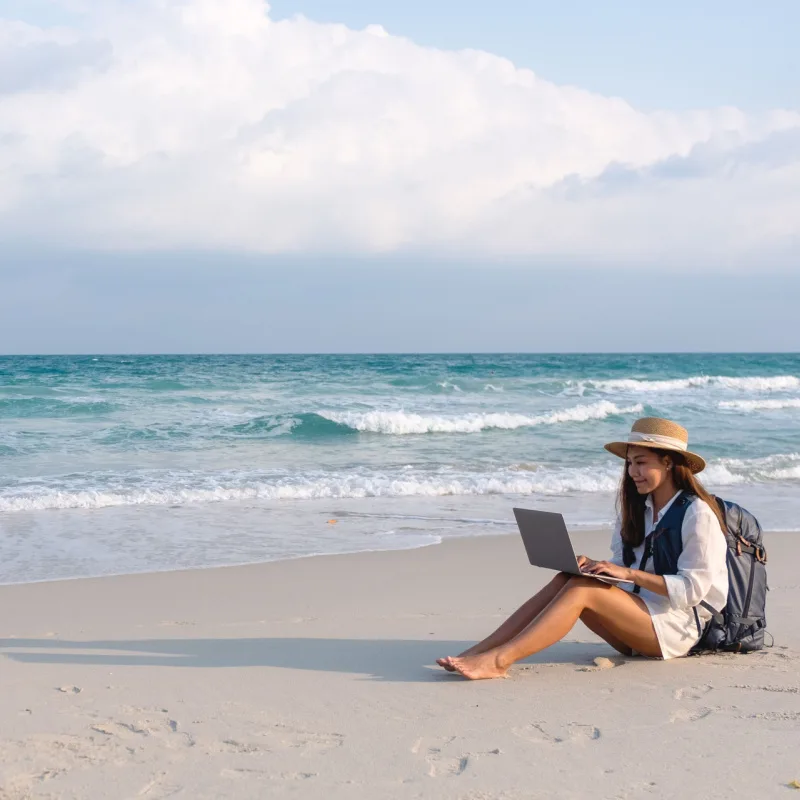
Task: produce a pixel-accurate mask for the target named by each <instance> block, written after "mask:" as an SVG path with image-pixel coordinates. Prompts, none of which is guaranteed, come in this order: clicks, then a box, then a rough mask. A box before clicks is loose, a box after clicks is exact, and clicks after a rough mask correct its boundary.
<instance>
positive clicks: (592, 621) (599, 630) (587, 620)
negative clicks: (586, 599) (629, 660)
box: [581, 608, 633, 656]
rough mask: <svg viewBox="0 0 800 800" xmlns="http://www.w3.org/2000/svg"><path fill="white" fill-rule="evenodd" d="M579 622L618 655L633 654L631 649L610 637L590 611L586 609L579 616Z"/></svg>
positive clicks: (595, 615)
mask: <svg viewBox="0 0 800 800" xmlns="http://www.w3.org/2000/svg"><path fill="white" fill-rule="evenodd" d="M581 622H582V623H583V624H584V625H585V626H586V627H587V628H588V629H589V630H590V631H591V632H592V633H596V634H597V635H598V636H599V637H600V638H601V639H603V640H604V641H606V642H608V644H610V645H611V646H612V647H613V648H614V649H615V650H616V651H617V652H618V653H622V655H624V656H629V655H632V654H633V649H632V648H630V647H628V645H626V644H625V643H623V642H621V641H620V640H619V639H617V637H616V636H612V635H611V633H609V631H607V630H606V629H605V628H604V627H603V625H602V623H601V622H600V618H599V617H598V616H597V614H595V613H594V611H592V610H591V609H588V608H587V609H586V610H585V611H584V612H583V614H581Z"/></svg>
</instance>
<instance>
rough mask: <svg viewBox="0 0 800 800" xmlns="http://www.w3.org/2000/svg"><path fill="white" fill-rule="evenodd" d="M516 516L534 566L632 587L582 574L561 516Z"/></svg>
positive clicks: (523, 512) (523, 511)
mask: <svg viewBox="0 0 800 800" xmlns="http://www.w3.org/2000/svg"><path fill="white" fill-rule="evenodd" d="M514 516H515V517H516V518H517V526H518V527H519V532H520V534H521V535H522V541H523V543H524V545H525V551H526V552H527V554H528V561H530V562H531V564H533V566H535V567H545V568H546V569H555V570H558V571H559V572H566V573H568V574H569V575H584V576H585V577H587V578H596V579H597V580H598V581H602V582H603V583H611V584H614V585H617V584H626V583H629V584H631V585H632V584H633V581H628V580H623V579H621V578H612V577H611V576H610V575H591V574H590V573H588V572H581V570H580V567H579V566H578V559H577V558H576V557H575V550H573V548H572V542H571V541H570V538H569V533H568V532H567V526H566V525H565V524H564V517H562V516H561V514H554V513H553V512H551V511H532V510H530V509H527V508H515V509H514Z"/></svg>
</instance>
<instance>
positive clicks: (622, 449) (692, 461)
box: [604, 442, 706, 475]
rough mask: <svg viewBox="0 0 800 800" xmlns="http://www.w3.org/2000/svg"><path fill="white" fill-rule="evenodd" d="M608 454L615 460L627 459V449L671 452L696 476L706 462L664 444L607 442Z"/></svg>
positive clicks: (704, 466)
mask: <svg viewBox="0 0 800 800" xmlns="http://www.w3.org/2000/svg"><path fill="white" fill-rule="evenodd" d="M604 447H605V449H606V450H608V452H609V453H613V454H614V455H615V456H617V458H627V457H628V448H629V447H649V448H650V449H651V450H671V451H672V452H674V453H680V454H681V455H682V456H683V457H684V458H685V459H686V466H688V467H689V469H690V470H691V471H692V474H694V475H697V473H698V472H702V471H703V470H704V469H705V468H706V461H705V459H704V458H703V457H702V456H699V455H697V453H690V452H689V451H688V450H679V449H678V448H677V447H670V446H669V445H665V444H650V443H649V442H609V443H608V444H607V445H604Z"/></svg>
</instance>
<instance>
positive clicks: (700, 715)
mask: <svg viewBox="0 0 800 800" xmlns="http://www.w3.org/2000/svg"><path fill="white" fill-rule="evenodd" d="M715 711H719V709H718V708H696V709H689V708H681V709H678V711H675V712H673V713H672V714H670V718H669V721H670V722H699V721H700V720H701V719H705V718H706V717H708V716H710V715H711V714H713V713H714V712H715Z"/></svg>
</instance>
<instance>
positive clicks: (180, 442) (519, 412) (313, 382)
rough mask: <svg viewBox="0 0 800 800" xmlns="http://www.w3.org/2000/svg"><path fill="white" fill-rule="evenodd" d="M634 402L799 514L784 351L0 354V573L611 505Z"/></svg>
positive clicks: (48, 573)
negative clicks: (674, 423)
mask: <svg viewBox="0 0 800 800" xmlns="http://www.w3.org/2000/svg"><path fill="white" fill-rule="evenodd" d="M642 415H659V416H667V417H670V418H673V419H676V420H678V421H680V422H681V423H683V424H684V425H686V426H687V427H688V428H689V430H690V434H691V439H692V444H693V446H694V447H695V449H697V450H698V451H699V452H701V453H702V454H703V455H705V456H706V457H707V459H708V460H709V469H708V471H707V473H705V478H706V482H707V483H708V485H709V486H710V487H711V488H713V489H715V490H717V491H718V492H719V493H721V494H723V495H724V496H726V497H730V498H731V499H738V500H740V501H742V502H745V503H746V504H747V505H748V506H749V507H750V508H751V510H753V511H754V512H755V513H756V514H757V515H758V516H759V517H760V518H761V519H762V520H763V521H764V523H765V524H766V525H767V526H768V527H771V528H785V529H796V528H797V527H798V523H797V519H798V513H797V512H798V510H800V500H798V499H797V497H798V489H799V488H800V356H798V355H777V354H776V355H475V356H470V355H458V356H433V355H384V356H124V357H123V356H101V357H90V356H83V357H56V356H40V357H3V358H0V463H2V471H0V526H2V534H3V535H2V540H1V541H0V581H2V582H14V581H28V580H42V579H49V578H63V577H77V576H83V575H100V574H110V573H120V572H136V571H142V570H161V569H176V568H183V567H190V566H191V567H196V566H214V565H221V564H230V563H247V562H255V561H264V560H269V559H275V558H286V557H295V556H301V555H309V554H312V553H318V552H347V551H353V550H364V549H392V548H400V547H414V546H421V545H425V544H429V543H433V542H436V541H439V540H440V539H441V538H442V537H446V536H453V535H469V534H481V533H487V532H493V531H494V532H496V531H508V530H513V527H511V526H510V525H509V516H510V508H511V506H512V505H513V504H514V503H525V504H527V505H529V506H534V507H548V508H556V509H558V510H561V511H563V512H564V513H565V515H566V516H567V518H568V520H569V521H570V522H572V523H573V524H587V525H588V524H607V523H608V522H610V520H611V519H612V517H613V490H614V488H615V486H616V484H617V481H618V479H619V476H620V469H621V462H618V461H617V460H616V459H614V458H613V457H611V456H609V455H608V454H607V453H606V452H605V451H604V450H603V449H602V444H603V443H604V442H605V441H608V440H611V439H614V438H624V436H625V434H626V433H627V431H628V429H629V428H630V425H631V423H632V422H633V420H635V419H636V418H637V417H639V416H642ZM331 519H335V520H336V522H335V524H334V523H331V522H329V520H331Z"/></svg>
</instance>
